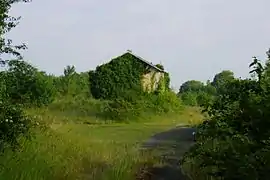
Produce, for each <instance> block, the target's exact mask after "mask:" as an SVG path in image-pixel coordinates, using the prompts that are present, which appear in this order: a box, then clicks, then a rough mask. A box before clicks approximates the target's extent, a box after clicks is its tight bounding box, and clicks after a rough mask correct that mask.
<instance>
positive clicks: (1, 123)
mask: <svg viewBox="0 0 270 180" xmlns="http://www.w3.org/2000/svg"><path fill="white" fill-rule="evenodd" d="M17 2H28V1H27V0H1V1H0V64H1V65H5V64H6V63H7V62H8V61H7V60H5V59H3V58H2V56H3V55H5V54H8V55H13V56H15V57H17V58H19V59H21V58H22V56H21V54H20V52H19V51H18V50H21V49H26V46H25V44H22V45H14V44H13V43H12V40H11V39H5V33H7V32H9V31H10V30H11V29H12V28H14V27H16V25H17V24H18V23H19V20H20V17H19V18H14V17H11V16H9V15H8V13H9V10H10V8H11V6H12V5H13V4H14V3H17ZM8 80H10V79H8ZM20 80H21V79H17V82H18V81H20ZM6 81H7V74H6V73H5V72H0V147H1V150H3V148H4V146H5V145H6V144H9V145H11V146H12V147H15V146H16V145H17V140H18V138H19V136H20V135H26V134H27V133H28V129H29V125H30V123H29V119H27V118H26V117H25V116H24V115H23V112H22V109H21V108H20V107H19V106H18V105H17V104H14V103H12V102H10V101H9V99H10V98H9V94H10V92H9V91H8V90H9V87H10V84H7V83H6Z"/></svg>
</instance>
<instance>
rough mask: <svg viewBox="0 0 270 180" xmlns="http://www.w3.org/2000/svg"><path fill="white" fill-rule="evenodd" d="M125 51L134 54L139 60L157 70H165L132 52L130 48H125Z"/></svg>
mask: <svg viewBox="0 0 270 180" xmlns="http://www.w3.org/2000/svg"><path fill="white" fill-rule="evenodd" d="M126 53H129V54H131V55H133V56H135V57H136V58H138V59H139V60H141V61H143V62H144V63H146V64H148V65H149V66H151V67H153V68H155V69H157V70H158V71H161V72H165V70H162V69H160V68H159V67H157V66H156V65H154V64H153V63H152V62H149V61H147V60H145V59H144V58H142V57H140V56H138V55H136V54H134V53H133V52H132V51H131V50H127V52H126Z"/></svg>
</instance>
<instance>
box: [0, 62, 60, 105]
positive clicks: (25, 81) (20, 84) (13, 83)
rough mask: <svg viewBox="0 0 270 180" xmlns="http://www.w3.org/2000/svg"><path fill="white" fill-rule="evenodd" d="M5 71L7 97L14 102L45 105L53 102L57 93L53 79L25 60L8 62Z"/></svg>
mask: <svg viewBox="0 0 270 180" xmlns="http://www.w3.org/2000/svg"><path fill="white" fill-rule="evenodd" d="M2 73H3V79H4V82H5V88H6V93H7V98H9V100H10V101H11V102H12V103H18V104H23V105H25V106H29V105H33V104H34V105H38V106H40V105H43V104H48V103H50V102H52V100H53V98H54V94H55V90H54V88H53V84H52V79H50V78H48V77H47V75H46V74H45V73H43V72H39V71H38V70H37V69H36V68H34V67H33V66H31V65H30V64H28V63H27V62H25V61H19V60H12V61H9V62H8V70H7V71H6V72H2Z"/></svg>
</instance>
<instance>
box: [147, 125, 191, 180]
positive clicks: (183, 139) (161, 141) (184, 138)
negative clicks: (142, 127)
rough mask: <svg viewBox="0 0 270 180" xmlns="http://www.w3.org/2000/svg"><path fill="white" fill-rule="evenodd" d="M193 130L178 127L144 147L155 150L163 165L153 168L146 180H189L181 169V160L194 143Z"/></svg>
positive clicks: (159, 135)
mask: <svg viewBox="0 0 270 180" xmlns="http://www.w3.org/2000/svg"><path fill="white" fill-rule="evenodd" d="M193 131H194V129H193V128H189V127H184V126H181V127H176V128H174V129H171V130H169V131H166V132H162V133H159V134H156V135H154V136H153V137H151V138H150V139H149V140H148V141H146V142H145V143H144V144H143V145H142V149H143V150H154V151H156V152H157V154H156V153H155V155H157V156H159V158H161V160H162V165H161V166H159V167H153V168H151V169H150V170H149V171H150V172H149V173H148V176H147V177H145V178H143V179H145V180H187V178H185V176H184V175H183V174H182V172H181V169H180V164H179V160H180V159H181V157H182V155H183V154H184V153H185V152H186V151H187V150H188V149H189V148H190V146H191V145H192V144H193V143H194V141H193V136H192V132H193Z"/></svg>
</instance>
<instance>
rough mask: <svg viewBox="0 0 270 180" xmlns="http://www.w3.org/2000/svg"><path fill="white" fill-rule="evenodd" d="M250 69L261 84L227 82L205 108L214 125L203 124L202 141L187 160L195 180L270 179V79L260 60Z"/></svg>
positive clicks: (188, 167)
mask: <svg viewBox="0 0 270 180" xmlns="http://www.w3.org/2000/svg"><path fill="white" fill-rule="evenodd" d="M251 66H253V67H254V66H255V67H254V70H253V71H251V72H257V75H258V76H257V77H258V79H257V80H255V79H253V80H252V79H245V80H241V79H233V80H230V81H228V82H226V83H224V84H222V85H223V90H222V91H219V94H218V96H217V97H216V98H215V99H214V101H213V103H211V104H208V106H206V107H205V108H206V109H205V111H207V112H208V114H209V116H210V121H208V122H205V123H203V124H201V125H199V126H198V132H197V143H196V145H195V146H194V147H193V148H192V149H191V150H190V152H188V153H187V154H186V155H185V157H184V159H183V162H184V167H186V169H185V171H186V172H187V173H188V174H189V175H190V176H192V177H193V178H194V179H206V178H211V179H236V180H237V179H239V180H240V179H250V180H253V179H268V177H269V175H270V173H269V172H270V166H269V164H270V151H269V150H270V140H269V136H270V131H269V127H270V121H269V118H270V111H269V109H270V81H269V78H268V75H267V74H265V73H264V68H263V67H262V65H261V64H260V63H258V61H257V60H256V59H255V60H254V63H252V64H251ZM266 68H267V67H266ZM195 171H200V173H198V174H196V173H194V172H195Z"/></svg>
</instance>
